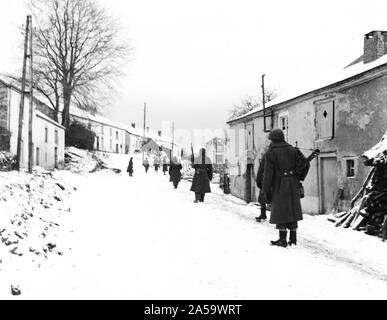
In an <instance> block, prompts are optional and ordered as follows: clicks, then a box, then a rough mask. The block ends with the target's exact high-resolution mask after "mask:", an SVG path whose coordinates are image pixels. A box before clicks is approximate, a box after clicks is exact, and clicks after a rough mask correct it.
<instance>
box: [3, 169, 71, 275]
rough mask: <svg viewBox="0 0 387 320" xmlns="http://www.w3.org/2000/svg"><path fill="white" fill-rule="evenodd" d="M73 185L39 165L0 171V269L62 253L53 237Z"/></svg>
mask: <svg viewBox="0 0 387 320" xmlns="http://www.w3.org/2000/svg"><path fill="white" fill-rule="evenodd" d="M74 189H75V188H74V187H72V186H70V185H69V184H68V183H66V182H64V181H63V179H61V178H59V177H58V176H56V172H49V171H46V170H44V169H43V168H40V167H36V168H35V169H34V172H33V174H28V173H27V172H26V171H20V172H18V171H12V172H7V173H5V172H0V208H1V211H0V270H2V269H4V268H8V269H12V270H13V271H16V270H18V269H19V268H21V267H25V266H27V265H31V263H32V265H35V266H36V265H37V266H40V263H41V262H42V261H44V260H46V259H47V258H48V257H49V256H50V255H62V254H63V251H62V248H61V247H60V246H58V245H57V241H56V239H57V236H58V234H59V233H60V232H61V230H60V226H61V223H62V216H63V215H67V214H68V213H69V211H70V206H69V196H70V195H71V194H72V192H73V191H74Z"/></svg>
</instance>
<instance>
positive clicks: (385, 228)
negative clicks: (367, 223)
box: [382, 214, 387, 242]
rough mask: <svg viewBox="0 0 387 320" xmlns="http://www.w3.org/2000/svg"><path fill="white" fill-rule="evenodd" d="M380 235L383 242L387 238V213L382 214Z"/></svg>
mask: <svg viewBox="0 0 387 320" xmlns="http://www.w3.org/2000/svg"><path fill="white" fill-rule="evenodd" d="M382 237H383V242H384V241H385V240H386V239H387V214H386V215H385V216H384V221H383V224H382Z"/></svg>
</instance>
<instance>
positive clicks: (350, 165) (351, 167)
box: [346, 159, 355, 178]
mask: <svg viewBox="0 0 387 320" xmlns="http://www.w3.org/2000/svg"><path fill="white" fill-rule="evenodd" d="M346 162H347V177H348V178H350V177H354V176H355V160H354V159H348V160H346Z"/></svg>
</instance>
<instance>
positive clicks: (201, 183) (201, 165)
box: [191, 148, 213, 203]
mask: <svg viewBox="0 0 387 320" xmlns="http://www.w3.org/2000/svg"><path fill="white" fill-rule="evenodd" d="M192 167H193V168H194V169H195V173H194V176H193V178H192V185H191V191H193V192H195V201H194V202H196V203H197V202H203V201H204V195H205V194H206V193H209V192H211V187H210V181H211V180H212V176H213V168H212V163H211V159H210V158H209V157H207V156H206V149H205V148H201V149H200V151H199V156H198V157H196V158H194V160H193V163H192Z"/></svg>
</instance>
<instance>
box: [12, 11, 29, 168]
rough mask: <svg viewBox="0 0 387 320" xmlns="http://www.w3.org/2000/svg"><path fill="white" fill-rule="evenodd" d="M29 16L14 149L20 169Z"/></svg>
mask: <svg viewBox="0 0 387 320" xmlns="http://www.w3.org/2000/svg"><path fill="white" fill-rule="evenodd" d="M30 19H31V16H30V15H28V16H27V23H26V31H25V35H24V56H23V71H22V78H21V97H20V108H19V128H18V136H17V151H16V169H17V170H20V162H21V157H22V139H23V118H24V98H25V93H26V92H25V91H26V69H27V57H28V54H27V49H28V36H29V26H30Z"/></svg>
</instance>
